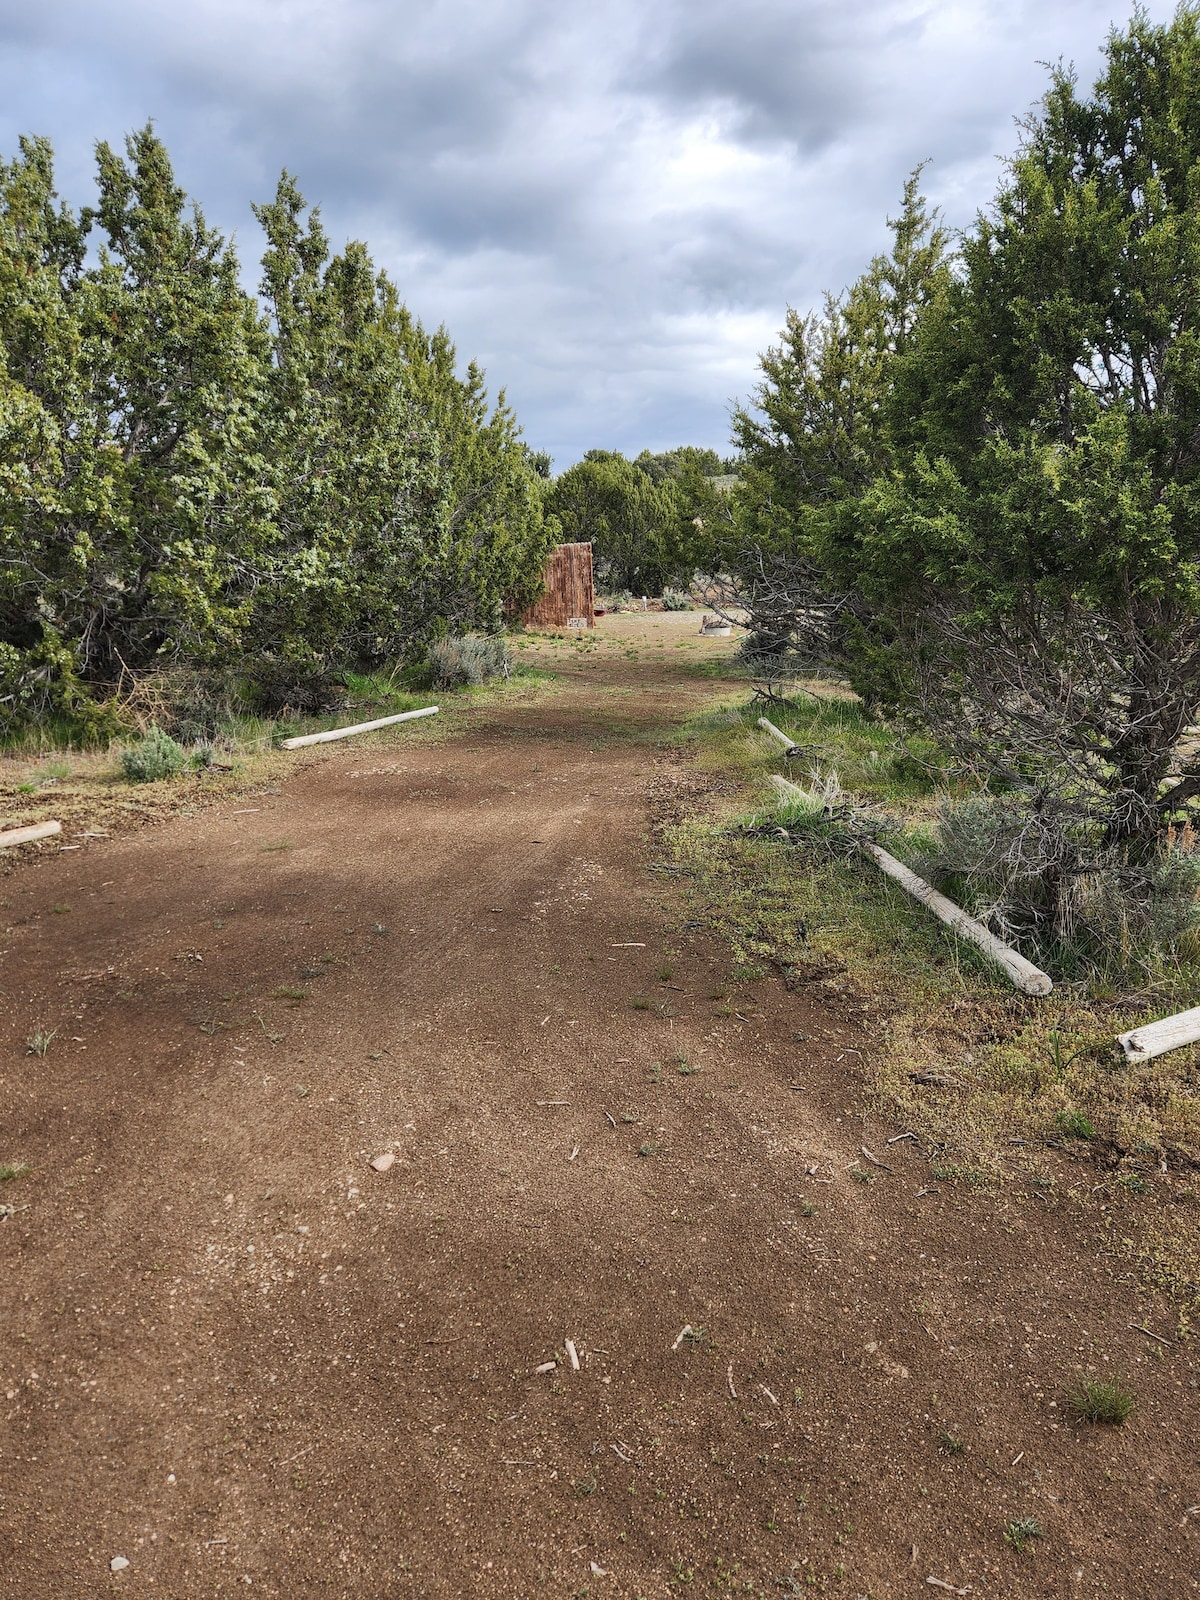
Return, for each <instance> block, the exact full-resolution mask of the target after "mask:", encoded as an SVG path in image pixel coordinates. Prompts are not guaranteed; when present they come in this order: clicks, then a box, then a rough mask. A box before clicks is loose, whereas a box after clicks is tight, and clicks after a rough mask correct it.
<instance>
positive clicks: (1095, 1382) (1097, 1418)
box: [1067, 1374, 1137, 1428]
mask: <svg viewBox="0 0 1200 1600" xmlns="http://www.w3.org/2000/svg"><path fill="white" fill-rule="evenodd" d="M1067 1404H1068V1406H1069V1407H1070V1410H1071V1412H1072V1413H1073V1415H1074V1416H1075V1417H1077V1418H1078V1420H1079V1421H1080V1422H1096V1423H1100V1424H1101V1425H1103V1426H1106V1427H1112V1428H1115V1427H1119V1426H1120V1425H1121V1423H1123V1422H1124V1421H1125V1420H1126V1419H1127V1418H1128V1417H1129V1416H1130V1415H1131V1414H1132V1412H1133V1410H1134V1408H1135V1407H1136V1405H1137V1401H1136V1400H1135V1399H1134V1397H1133V1395H1132V1394H1130V1392H1129V1390H1128V1389H1126V1388H1125V1387H1124V1385H1123V1384H1120V1383H1118V1382H1116V1381H1115V1380H1113V1379H1111V1378H1094V1377H1091V1376H1089V1375H1087V1374H1084V1375H1083V1376H1081V1377H1080V1378H1079V1379H1078V1381H1077V1382H1076V1384H1075V1386H1074V1387H1073V1388H1072V1389H1071V1390H1070V1392H1069V1394H1068V1395H1067Z"/></svg>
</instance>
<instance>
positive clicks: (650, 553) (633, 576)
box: [546, 446, 731, 595]
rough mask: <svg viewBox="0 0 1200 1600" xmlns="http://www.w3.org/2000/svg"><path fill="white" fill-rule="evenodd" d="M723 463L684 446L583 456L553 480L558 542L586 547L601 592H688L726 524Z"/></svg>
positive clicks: (551, 508)
mask: <svg viewBox="0 0 1200 1600" xmlns="http://www.w3.org/2000/svg"><path fill="white" fill-rule="evenodd" d="M727 465H729V463H727V462H723V461H722V460H721V458H720V457H719V456H718V455H717V454H716V453H715V451H712V450H697V449H694V448H693V447H691V446H683V447H681V448H680V449H678V450H669V451H666V452H665V453H663V454H661V455H657V456H652V455H651V454H650V452H649V451H645V450H644V451H643V452H642V454H641V455H640V456H639V457H638V458H637V460H636V461H635V462H631V461H628V460H627V459H626V458H625V457H624V456H623V455H621V454H620V453H619V452H618V451H612V450H589V451H588V452H587V454H586V455H585V456H584V458H583V460H582V461H580V462H577V463H576V465H575V466H573V467H571V468H569V469H568V470H567V471H566V472H564V473H563V474H562V475H561V477H559V478H556V479H555V480H554V482H553V484H552V485H551V487H550V489H549V492H548V494H547V497H546V511H547V513H548V514H549V515H552V516H554V517H555V518H556V519H557V521H558V523H559V524H560V525H561V528H562V536H563V538H564V539H567V540H571V541H583V542H590V543H591V545H592V547H593V551H594V556H595V561H596V573H597V577H598V579H599V581H600V582H601V583H602V584H603V585H604V586H605V588H606V589H608V590H612V591H616V592H618V593H620V592H622V591H624V592H628V593H630V594H634V595H658V594H662V593H663V592H664V590H666V589H667V588H669V587H670V586H671V585H676V586H678V587H680V588H686V587H687V585H688V584H689V583H690V582H691V578H692V574H693V573H694V572H695V571H696V570H697V569H698V568H706V567H708V566H709V565H711V562H712V558H713V553H714V551H715V549H716V548H717V544H718V538H717V534H718V530H719V529H720V527H721V526H723V525H724V524H725V523H727V522H728V521H729V520H730V515H731V513H730V506H729V497H728V494H727V493H725V492H724V491H723V489H722V488H721V487H720V486H719V484H718V483H717V482H715V481H714V476H715V477H718V478H719V477H720V475H721V474H722V472H723V470H724V468H725V467H726V466H727Z"/></svg>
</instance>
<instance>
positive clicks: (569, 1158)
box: [567, 1145, 579, 1161]
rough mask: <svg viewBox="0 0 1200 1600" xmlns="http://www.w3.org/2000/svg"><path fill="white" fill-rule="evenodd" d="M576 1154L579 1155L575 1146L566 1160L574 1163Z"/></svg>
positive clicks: (577, 1147)
mask: <svg viewBox="0 0 1200 1600" xmlns="http://www.w3.org/2000/svg"><path fill="white" fill-rule="evenodd" d="M578 1154H579V1146H578V1145H576V1146H575V1148H574V1149H573V1150H572V1151H571V1154H570V1155H569V1156H568V1157H567V1160H568V1161H574V1159H575V1157H576V1156H577V1155H578Z"/></svg>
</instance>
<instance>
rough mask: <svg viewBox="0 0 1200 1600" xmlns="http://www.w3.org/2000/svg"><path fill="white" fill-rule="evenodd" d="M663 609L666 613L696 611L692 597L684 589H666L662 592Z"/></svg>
mask: <svg viewBox="0 0 1200 1600" xmlns="http://www.w3.org/2000/svg"><path fill="white" fill-rule="evenodd" d="M662 608H663V610H664V611H694V610H695V609H696V607H695V603H694V602H693V600H692V597H691V595H690V594H687V593H686V592H685V591H684V590H682V589H664V590H663V592H662Z"/></svg>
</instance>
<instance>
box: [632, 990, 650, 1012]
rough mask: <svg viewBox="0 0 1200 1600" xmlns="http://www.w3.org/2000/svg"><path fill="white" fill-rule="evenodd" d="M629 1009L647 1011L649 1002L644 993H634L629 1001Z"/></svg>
mask: <svg viewBox="0 0 1200 1600" xmlns="http://www.w3.org/2000/svg"><path fill="white" fill-rule="evenodd" d="M629 1009H630V1010H631V1011H649V1009H650V1002H649V1000H647V998H646V996H645V995H644V994H635V995H634V997H633V999H632V1000H631V1001H630V1002H629Z"/></svg>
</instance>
